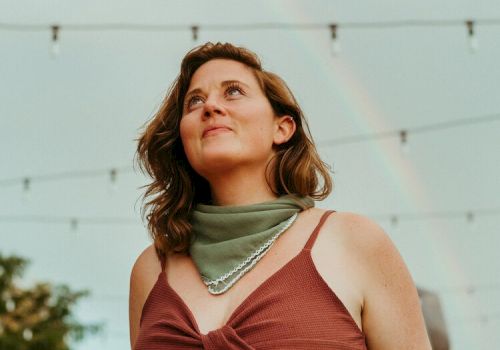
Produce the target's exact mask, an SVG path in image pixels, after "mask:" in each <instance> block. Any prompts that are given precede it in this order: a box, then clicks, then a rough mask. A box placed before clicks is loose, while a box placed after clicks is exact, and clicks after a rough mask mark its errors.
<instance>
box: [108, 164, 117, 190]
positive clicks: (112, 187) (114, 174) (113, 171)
mask: <svg viewBox="0 0 500 350" xmlns="http://www.w3.org/2000/svg"><path fill="white" fill-rule="evenodd" d="M117 176H118V170H117V169H116V168H113V169H111V170H110V171H109V182H110V186H109V192H110V194H114V193H116V192H117V189H118V187H117V184H116V178H117Z"/></svg>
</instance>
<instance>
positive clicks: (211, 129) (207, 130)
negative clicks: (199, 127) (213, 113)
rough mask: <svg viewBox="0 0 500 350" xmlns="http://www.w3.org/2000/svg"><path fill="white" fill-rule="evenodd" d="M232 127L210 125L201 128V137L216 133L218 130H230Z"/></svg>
mask: <svg viewBox="0 0 500 350" xmlns="http://www.w3.org/2000/svg"><path fill="white" fill-rule="evenodd" d="M231 130H232V129H231V128H230V127H228V126H226V125H210V126H208V127H206V128H205V130H203V135H202V137H206V136H210V135H212V134H217V133H219V132H225V131H231Z"/></svg>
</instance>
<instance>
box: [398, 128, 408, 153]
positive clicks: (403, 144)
mask: <svg viewBox="0 0 500 350" xmlns="http://www.w3.org/2000/svg"><path fill="white" fill-rule="evenodd" d="M399 142H400V143H399V144H400V149H401V154H402V155H408V153H409V146H408V131H406V130H401V131H400V132H399Z"/></svg>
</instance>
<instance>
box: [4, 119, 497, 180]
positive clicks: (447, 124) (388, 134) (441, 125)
mask: <svg viewBox="0 0 500 350" xmlns="http://www.w3.org/2000/svg"><path fill="white" fill-rule="evenodd" d="M499 120H500V113H497V114H486V115H482V116H479V117H469V118H462V119H456V120H449V121H443V122H438V123H433V124H427V125H422V126H418V127H414V128H408V129H405V130H403V131H404V133H405V135H404V136H405V138H406V139H407V138H408V135H409V134H410V133H411V134H423V133H428V132H433V131H438V130H445V129H451V128H455V127H459V126H464V125H471V124H479V123H485V122H494V121H499ZM401 134H402V130H392V131H391V130H389V131H381V132H375V133H371V134H361V135H354V136H346V137H339V138H335V139H327V140H323V141H319V142H316V145H317V146H318V147H331V146H339V145H346V144H351V143H358V142H363V141H372V140H378V139H386V138H392V137H399V138H400V140H401V136H402V135H401ZM0 184H1V182H0Z"/></svg>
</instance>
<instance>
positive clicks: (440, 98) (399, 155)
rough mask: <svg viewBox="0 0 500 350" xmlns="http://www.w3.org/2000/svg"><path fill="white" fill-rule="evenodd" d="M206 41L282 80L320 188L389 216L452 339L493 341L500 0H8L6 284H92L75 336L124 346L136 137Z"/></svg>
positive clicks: (0, 25)
mask: <svg viewBox="0 0 500 350" xmlns="http://www.w3.org/2000/svg"><path fill="white" fill-rule="evenodd" d="M206 41H223V42H225V41H227V42H231V43H234V44H237V45H241V46H245V47H247V48H249V49H252V50H254V51H255V52H257V53H258V54H259V55H260V57H261V58H262V61H263V65H264V67H265V68H266V69H268V70H271V71H274V72H276V73H278V74H279V75H280V76H282V77H283V78H284V79H285V80H286V81H287V83H288V84H289V86H290V88H291V89H292V91H293V92H294V93H295V95H296V97H297V99H298V101H299V103H300V104H301V106H302V108H303V110H304V112H305V114H306V116H307V118H308V120H309V123H310V128H311V132H312V134H313V136H314V139H315V141H316V143H317V145H318V149H319V152H320V154H321V156H322V157H323V159H324V160H325V161H326V162H327V163H328V164H330V165H331V166H332V167H333V170H334V172H335V173H334V175H333V179H334V183H335V188H334V192H333V194H332V195H331V196H330V197H329V198H328V199H327V200H325V201H323V202H321V203H318V204H317V206H319V207H324V208H331V209H335V210H338V211H351V212H356V213H360V214H363V215H366V216H368V217H370V218H372V219H373V220H375V221H377V222H378V223H379V224H380V225H381V226H382V227H383V228H384V229H385V230H386V232H387V233H388V234H389V235H390V237H391V238H392V239H393V241H394V243H395V244H396V246H397V247H398V249H399V251H400V252H401V255H402V256H403V258H404V260H405V261H406V263H407V265H408V267H409V269H410V271H411V273H412V276H413V278H414V280H415V283H416V284H417V286H418V287H420V288H422V289H423V290H425V291H427V293H430V295H432V296H433V298H431V299H432V300H433V301H432V302H433V303H434V304H433V305H440V306H439V308H441V310H442V319H440V321H439V322H438V323H439V325H438V326H437V327H442V329H443V330H444V331H443V332H444V334H445V337H447V339H448V340H449V345H450V348H451V349H456V350H465V349H493V348H496V347H497V344H498V343H500V333H499V332H498V329H499V326H500V302H499V300H500V298H499V297H500V264H499V262H498V247H499V244H500V232H499V223H500V196H499V195H500V190H499V187H500V175H499V173H500V156H499V152H500V103H499V97H500V94H499V88H498V82H499V81H500V68H499V62H500V45H499V42H500V4H499V3H498V1H493V0H483V1H472V0H468V1H466V0H453V1H452V0H443V1H430V0H422V1H418V2H417V1H408V0H406V1H397V2H395V1H389V0H377V1H373V0H370V1H363V2H353V1H350V2H347V1H338V0H316V1H305V0H304V1H299V0H296V1H291V0H290V1H277V0H266V1H265V0H259V1H241V0H234V1H223V0H215V1H210V2H206V1H168V0H161V1H160V0H151V1H148V2H143V1H124V0H122V1H116V0H110V1H106V2H102V1H95V0H87V1H71V2H69V1H62V0H52V1H49V0H45V1H34V0H29V1H22V2H19V1H10V0H2V1H0V53H1V55H0V57H1V61H0V146H1V150H2V151H1V152H0V169H1V171H0V254H2V255H3V256H4V257H7V256H19V257H23V258H25V259H29V261H30V263H29V265H27V267H26V269H25V271H24V273H23V274H22V276H17V278H15V279H14V282H15V283H16V285H17V286H18V288H30V287H32V286H33V285H35V284H36V283H39V282H47V283H51V284H54V285H57V284H67V285H68V286H70V288H71V289H72V290H84V289H85V290H89V292H90V293H89V295H88V296H86V297H82V298H81V299H80V300H79V301H78V303H76V304H75V305H74V307H73V313H74V317H75V319H76V320H78V322H81V323H82V324H95V323H99V324H102V325H103V328H102V331H101V332H99V333H98V334H95V335H88V336H86V337H85V338H84V339H83V341H81V342H76V341H74V340H71V339H69V338H66V339H67V341H68V342H69V343H70V344H71V348H72V349H110V350H118V349H127V348H129V347H130V345H129V332H128V289H129V277H130V271H131V268H132V265H133V263H134V261H135V259H136V258H137V256H138V255H139V254H140V253H141V252H142V250H143V249H145V248H146V247H147V246H148V245H149V244H150V243H151V241H150V239H149V236H148V233H147V230H146V228H145V225H144V223H143V222H142V220H141V216H140V208H141V200H140V197H141V195H142V192H143V191H142V190H141V189H140V188H139V187H140V186H142V185H144V184H146V183H148V178H146V177H145V176H144V175H142V174H140V172H139V171H135V170H134V168H133V157H134V153H135V147H136V143H135V141H134V139H135V138H136V137H137V136H138V133H139V131H140V128H141V127H142V125H143V124H144V123H145V122H146V121H147V120H149V119H150V118H151V117H152V116H153V114H154V112H155V111H156V109H157V108H158V107H159V105H160V103H161V101H162V99H163V97H164V96H165V93H166V91H167V89H168V87H169V86H170V84H171V82H172V81H173V79H174V78H175V77H176V75H177V73H178V70H179V65H180V60H181V59H182V57H183V56H184V54H185V53H186V52H187V51H188V50H189V49H191V48H192V47H194V46H196V45H199V44H201V43H204V42H206ZM0 273H2V274H4V276H7V274H6V273H7V272H6V268H5V267H4V268H3V269H0ZM11 282H12V281H11ZM14 282H12V283H14ZM427 295H429V294H427ZM422 300H426V299H425V298H423V299H422ZM436 302H437V303H438V304H436ZM2 304H3V306H0V314H1V313H2V312H3V313H4V316H5V314H6V313H8V312H13V311H14V310H15V309H16V305H15V303H14V302H13V301H12V296H9V294H8V293H7V294H6V293H4V295H3V302H2ZM423 305H424V303H423ZM439 308H438V307H436V306H435V307H433V308H431V309H434V310H437V309H439ZM2 310H3V311H2ZM436 317H438V316H436ZM4 320H5V318H4ZM5 327H6V324H4V325H3V326H2V327H0V331H1V328H3V329H4V333H5V332H6V331H5ZM19 332H21V334H23V339H25V340H26V342H29V341H30V340H33V339H35V337H36V334H34V333H33V332H31V334H30V331H25V330H23V329H22V328H21V329H20V330H19ZM1 337H2V335H1V334H0V338H1ZM443 349H444V348H443Z"/></svg>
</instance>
